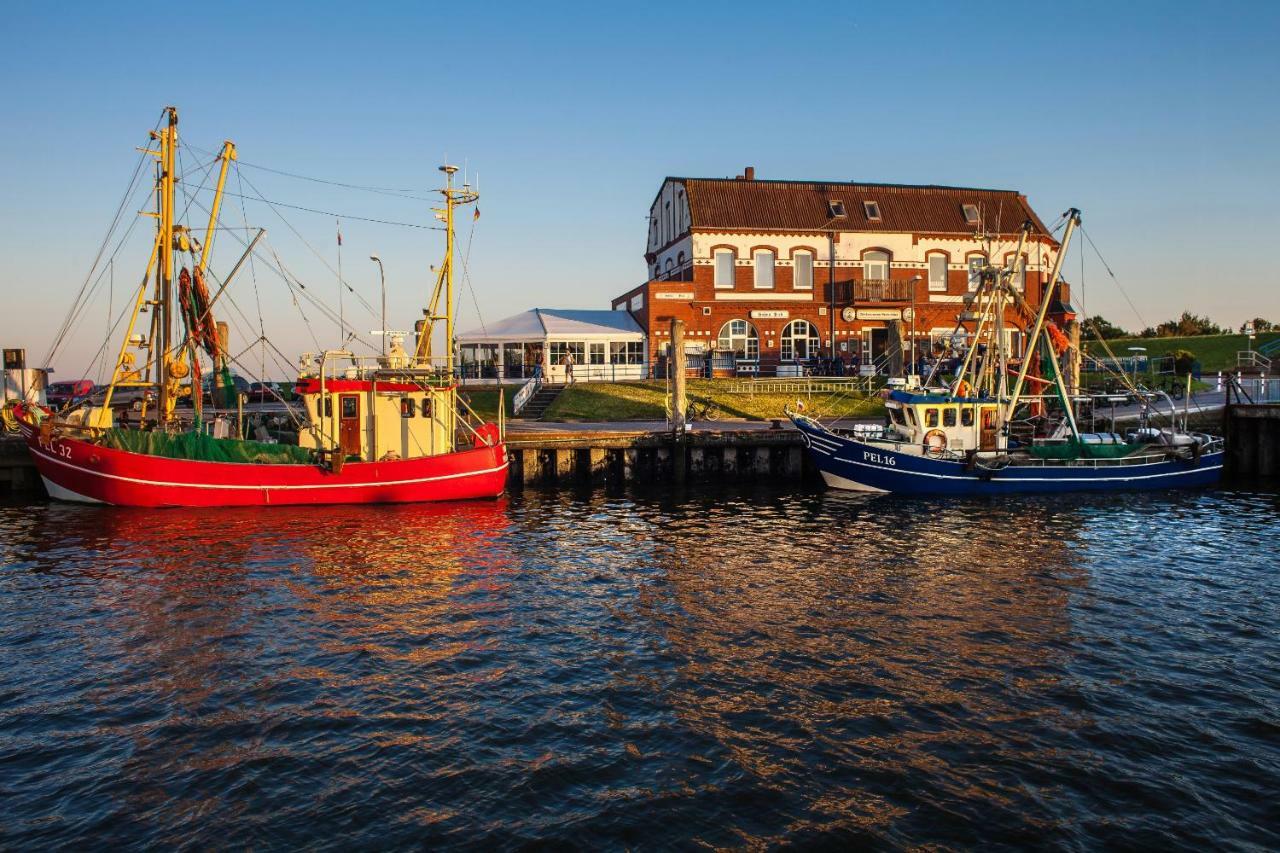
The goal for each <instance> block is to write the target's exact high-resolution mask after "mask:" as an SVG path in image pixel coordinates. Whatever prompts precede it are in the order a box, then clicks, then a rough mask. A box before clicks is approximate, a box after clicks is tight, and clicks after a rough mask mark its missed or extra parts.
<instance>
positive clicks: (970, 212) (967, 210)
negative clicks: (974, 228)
mask: <svg viewBox="0 0 1280 853" xmlns="http://www.w3.org/2000/svg"><path fill="white" fill-rule="evenodd" d="M963 207H964V221H965V222H967V223H969V224H970V225H977V224H978V223H979V222H981V221H982V220H981V219H980V218H979V217H978V206H977V205H976V204H966V205H963Z"/></svg>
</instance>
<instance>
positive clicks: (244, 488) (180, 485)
mask: <svg viewBox="0 0 1280 853" xmlns="http://www.w3.org/2000/svg"><path fill="white" fill-rule="evenodd" d="M38 455H39V456H40V458H42V459H45V460H47V461H49V462H54V463H57V464H58V465H62V466H63V467H66V468H70V469H72V470H73V471H78V472H80V473H81V474H87V475H89V476H91V477H104V478H106V479H108V480H119V481H121V482H125V483H137V484H139V485H142V486H159V487H163V488H172V489H217V490H223V489H234V490H242V491H254V492H260V491H263V490H264V489H265V490H269V491H292V490H308V489H363V488H380V487H383V486H410V485H413V484H415V483H432V482H436V481H439V480H457V479H460V478H462V477H479V476H482V475H484V474H495V473H497V472H498V471H505V470H507V467H508V465H509V464H510V463H509V462H503V463H502V464H501V465H499V466H498V467H496V468H486V469H484V470H483V471H464V472H463V473H461V474H438V475H436V476H434V477H415V478H413V479H411V480H375V481H372V482H366V483H316V484H314V485H279V486H274V485H270V484H267V483H259V484H255V485H240V484H233V483H228V484H225V485H221V484H215V483H169V482H165V481H163V480H142V479H138V478H136V477H125V476H122V475H120V474H107V473H104V472H102V471H91V470H89V469H88V468H81V467H80V466H79V465H73V464H71V463H70V462H64V461H63V460H61V459H56V458H54V457H53V456H50V455H48V454H47V453H44V452H43V451H38Z"/></svg>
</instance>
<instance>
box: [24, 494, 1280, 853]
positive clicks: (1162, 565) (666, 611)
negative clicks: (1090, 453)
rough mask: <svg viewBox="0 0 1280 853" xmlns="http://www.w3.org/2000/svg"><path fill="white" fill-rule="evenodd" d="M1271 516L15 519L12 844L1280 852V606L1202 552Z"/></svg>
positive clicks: (1095, 507)
mask: <svg viewBox="0 0 1280 853" xmlns="http://www.w3.org/2000/svg"><path fill="white" fill-rule="evenodd" d="M1242 508H1244V509H1243V510H1242ZM1244 510H1247V511H1244ZM1276 523H1277V513H1276V507H1275V505H1274V501H1273V500H1272V499H1271V498H1268V497H1257V496H1252V497H1251V496H1243V495H1240V494H1236V495H1233V496H1227V497H1223V496H1221V495H1218V494H1215V493H1212V492H1206V493H1186V492H1184V493H1175V494H1171V495H1166V496H1159V495H1153V494H1146V495H1141V496H1137V497H1134V496H1126V497H1118V496H1094V497H1091V499H1090V501H1089V502H1087V503H1086V502H1081V501H1079V500H1077V499H1074V498H1072V497H1068V496H1045V497H1039V498H1025V499H1019V500H1017V501H1009V502H1001V503H991V502H986V501H974V500H968V499H936V500H930V499H924V500H920V499H910V500H907V499H898V498H894V497H892V496H888V497H882V498H875V499H865V498H861V497H860V496H855V495H848V496H845V495H840V494H836V493H823V494H819V493H806V492H795V491H790V490H788V491H781V490H769V489H766V488H761V489H750V488H747V489H743V488H736V489H725V490H723V491H720V490H713V489H709V488H708V489H700V490H699V491H698V492H697V493H690V494H684V495H669V494H657V495H648V494H645V493H644V492H643V491H641V490H632V491H627V492H623V493H606V492H602V491H599V490H597V491H594V492H586V493H578V492H572V491H559V492H540V491H532V490H530V491H528V492H525V493H524V494H522V495H517V496H514V497H512V498H510V499H509V500H507V501H498V502H482V503H462V504H456V505H445V504H440V505H432V504H422V505H406V506H381V507H343V508H316V509H287V508H286V509H273V510H272V511H271V512H256V511H252V510H217V511H212V512H203V513H197V514H193V513H187V512H183V511H171V512H169V511H166V512H156V511H142V510H128V509H118V508H116V509H113V508H86V507H72V506H65V505H58V504H41V505H37V506H24V507H17V508H13V507H5V506H0V558H3V560H4V562H5V571H4V572H2V573H0V607H2V608H3V611H2V613H3V616H4V617H5V618H4V619H3V620H0V763H3V764H4V766H5V770H6V773H7V774H8V779H9V783H8V784H7V787H6V792H7V796H8V800H7V802H6V817H7V818H8V819H7V820H6V822H5V827H4V831H5V832H6V833H7V835H6V840H11V841H13V842H14V843H13V844H12V845H11V846H15V847H40V848H43V847H51V846H79V847H108V846H118V845H119V843H120V842H125V843H126V844H127V845H128V846H156V847H160V846H164V847H168V846H179V845H187V846H228V845H231V846H271V847H285V846H288V847H293V846H299V847H301V846H304V845H308V846H309V845H313V844H314V842H315V840H316V839H323V840H326V841H330V840H331V844H332V845H333V846H344V847H347V846H349V847H378V848H404V847H420V846H469V847H482V848H488V847H498V848H506V847H513V846H520V845H521V844H530V843H532V844H536V843H538V842H547V843H550V844H553V845H561V846H571V847H582V848H588V849H598V848H613V847H657V848H667V847H675V848H680V847H689V846H707V847H749V848H757V847H768V846H772V845H775V844H778V843H780V842H787V843H793V844H796V845H797V846H822V845H824V844H825V845H826V846H833V844H834V843H840V844H842V845H844V846H877V847H909V846H929V845H934V846H939V847H969V846H977V845H978V844H979V843H981V842H993V843H996V844H1001V845H1004V846H1015V845H1019V846H1021V845H1028V844H1029V843H1032V844H1033V843H1035V842H1040V843H1043V841H1044V839H1045V838H1053V839H1055V840H1060V841H1061V842H1062V846H1068V847H1084V848H1092V847H1105V846H1108V844H1109V843H1115V842H1119V843H1120V844H1121V846H1124V845H1125V844H1126V843H1127V844H1130V845H1132V844H1133V843H1134V841H1135V839H1137V843H1138V844H1139V846H1150V847H1168V846H1176V845H1177V844H1178V843H1179V842H1182V843H1183V844H1186V843H1187V840H1188V839H1195V840H1196V841H1198V842H1200V843H1199V844H1198V846H1202V847H1219V846H1232V845H1233V843H1234V842H1241V843H1239V844H1236V846H1248V845H1247V844H1245V843H1244V842H1245V841H1247V840H1251V839H1253V838H1255V836H1250V835H1249V834H1248V833H1247V832H1237V831H1235V830H1233V829H1232V828H1231V827H1227V829H1226V830H1222V829H1221V828H1220V827H1221V826H1223V824H1221V822H1220V821H1219V820H1218V817H1217V816H1219V815H1221V814H1225V813H1231V814H1234V815H1236V816H1237V817H1238V818H1239V820H1240V821H1241V823H1240V825H1241V826H1244V825H1246V822H1247V821H1252V822H1253V824H1254V825H1261V824H1262V823H1264V822H1265V821H1264V820H1262V817H1261V814H1262V810H1263V809H1265V808H1266V807H1267V804H1268V803H1269V802H1270V800H1269V799H1268V797H1266V796H1265V795H1264V792H1266V791H1268V790H1270V789H1273V788H1274V780H1275V778H1276V775H1275V773H1276V772H1280V770H1269V769H1268V765H1267V764H1266V763H1265V762H1266V759H1265V755H1267V754H1268V753H1267V746H1268V743H1267V738H1269V737H1271V735H1272V733H1273V732H1274V726H1272V725H1271V723H1270V722H1269V720H1270V718H1269V717H1268V716H1267V715H1266V713H1265V711H1260V710H1257V709H1264V708H1266V707H1268V703H1270V704H1271V705H1273V704H1274V697H1275V692H1274V682H1267V681H1266V679H1267V678H1268V677H1269V676H1268V675H1267V673H1269V672H1271V671H1273V670H1274V667H1269V666H1268V662H1269V661H1272V660H1273V659H1274V655H1275V642H1274V632H1271V631H1268V630H1267V628H1269V627H1270V626H1272V625H1274V624H1275V621H1276V618H1277V617H1276V612H1275V603H1274V602H1276V601H1280V590H1277V589H1276V588H1275V587H1276V580H1275V577H1276V576H1275V573H1274V572H1273V571H1272V570H1271V564H1270V563H1271V558H1270V556H1269V555H1267V554H1265V553H1264V552H1265V548H1257V549H1253V550H1250V549H1249V548H1247V547H1245V546H1243V545H1242V546H1241V547H1240V548H1239V549H1238V550H1237V552H1236V554H1235V558H1234V559H1233V560H1232V561H1231V562H1230V564H1224V563H1223V561H1222V560H1221V553H1220V548H1219V541H1220V539H1221V536H1214V537H1208V538H1209V539H1210V540H1211V541H1209V542H1207V543H1199V544H1197V543H1195V542H1189V541H1188V537H1187V536H1186V531H1187V530H1216V531H1226V530H1228V529H1230V530H1233V531H1236V530H1239V531H1240V537H1241V538H1240V540H1239V541H1240V542H1242V543H1248V542H1251V541H1256V542H1263V541H1266V536H1267V535H1269V531H1272V530H1273V529H1274V527H1275V524H1276ZM1224 662H1230V664H1229V665H1228V664H1226V663H1224ZM1268 685H1270V686H1268ZM1242 697H1243V698H1242ZM1260 756H1262V757H1260ZM1271 766H1274V763H1273V765H1271ZM1243 790H1250V791H1255V792H1257V795H1256V796H1251V797H1247V798H1246V797H1242V796H1241V795H1240V794H1239V792H1240V791H1243ZM1157 803H1158V804H1160V807H1159V808H1156V807H1155V806H1153V804H1157ZM1250 803H1256V804H1257V805H1250ZM1166 804H1168V808H1165V805H1166ZM1215 821H1218V822H1217V823H1215ZM264 842H265V844H264ZM1192 843H1196V842H1195V841H1193V842H1192ZM1258 846H1268V845H1258ZM1270 846H1274V845H1270Z"/></svg>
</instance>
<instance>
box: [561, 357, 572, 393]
mask: <svg viewBox="0 0 1280 853" xmlns="http://www.w3.org/2000/svg"><path fill="white" fill-rule="evenodd" d="M560 364H561V365H563V366H564V381H565V382H566V383H567V384H569V385H572V384H573V353H571V352H566V353H565V354H564V358H563V359H561V360H560Z"/></svg>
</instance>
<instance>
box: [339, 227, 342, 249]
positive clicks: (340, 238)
mask: <svg viewBox="0 0 1280 853" xmlns="http://www.w3.org/2000/svg"><path fill="white" fill-rule="evenodd" d="M338 245H339V246H341V245H342V231H341V230H339V231H338Z"/></svg>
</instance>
